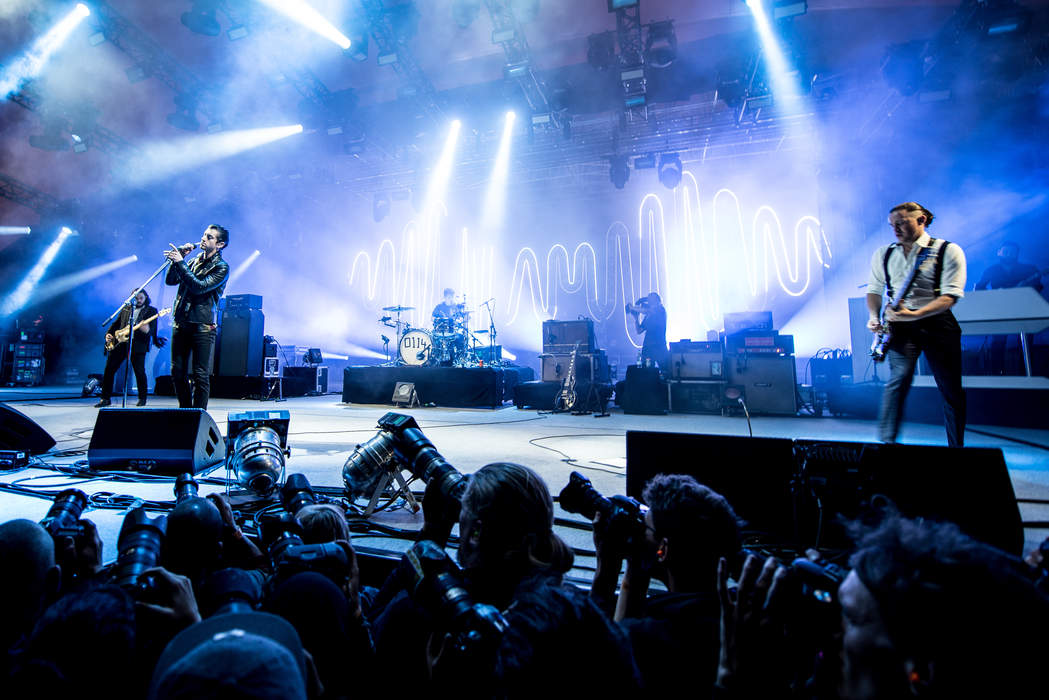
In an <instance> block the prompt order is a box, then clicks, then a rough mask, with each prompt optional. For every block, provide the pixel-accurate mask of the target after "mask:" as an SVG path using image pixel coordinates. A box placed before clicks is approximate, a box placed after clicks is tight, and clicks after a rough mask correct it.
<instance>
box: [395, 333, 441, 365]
mask: <svg viewBox="0 0 1049 700" xmlns="http://www.w3.org/2000/svg"><path fill="white" fill-rule="evenodd" d="M432 348H433V340H432V339H431V338H430V334H429V333H427V332H426V331H424V330H420V329H418V328H416V329H415V330H411V331H408V332H407V333H405V334H404V335H403V336H402V337H401V342H400V343H398V344H397V355H398V357H400V358H401V362H403V363H404V364H406V365H412V366H415V367H418V366H421V365H428V364H430V352H431V350H432Z"/></svg>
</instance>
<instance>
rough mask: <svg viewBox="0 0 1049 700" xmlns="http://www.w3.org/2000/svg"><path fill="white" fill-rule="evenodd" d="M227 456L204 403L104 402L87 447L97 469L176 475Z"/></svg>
mask: <svg viewBox="0 0 1049 700" xmlns="http://www.w3.org/2000/svg"><path fill="white" fill-rule="evenodd" d="M225 459H226V444H225V441H224V440H223V439H222V434H221V433H220V432H219V427H218V425H216V424H215V420H214V419H213V418H212V417H211V416H210V415H209V414H208V412H207V411H205V410H204V409H202V408H103V409H100V410H99V412H98V417H97V418H96V419H95V429H94V432H92V433H91V442H90V444H89V445H88V448H87V463H88V466H89V467H90V468H91V469H94V470H97V471H136V472H144V473H147V474H161V475H166V476H177V475H179V474H182V473H183V472H192V473H193V474H196V473H197V472H200V471H203V470H204V469H207V468H208V467H210V466H212V465H215V464H218V463H220V462H222V461H224V460H225Z"/></svg>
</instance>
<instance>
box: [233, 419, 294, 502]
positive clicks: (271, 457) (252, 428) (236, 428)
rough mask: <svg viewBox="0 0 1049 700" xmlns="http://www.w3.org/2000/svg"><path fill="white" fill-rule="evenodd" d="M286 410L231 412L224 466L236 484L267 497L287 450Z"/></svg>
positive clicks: (280, 470)
mask: <svg viewBox="0 0 1049 700" xmlns="http://www.w3.org/2000/svg"><path fill="white" fill-rule="evenodd" d="M290 422H291V414H290V413H288V412H287V411H243V412H241V413H231V414H229V416H228V418H227V423H226V426H227V427H226V454H227V455H228V457H227V461H226V469H227V470H228V471H231V472H233V473H234V474H235V475H236V478H237V481H238V482H240V485H241V486H243V487H244V488H246V489H247V490H249V491H252V492H253V493H256V494H258V495H260V496H268V495H269V494H270V493H272V492H273V490H274V489H275V488H276V487H277V482H278V481H280V477H281V475H282V474H283V473H284V459H285V457H287V456H289V455H290V454H291V451H290V450H289V449H288V424H289V423H290Z"/></svg>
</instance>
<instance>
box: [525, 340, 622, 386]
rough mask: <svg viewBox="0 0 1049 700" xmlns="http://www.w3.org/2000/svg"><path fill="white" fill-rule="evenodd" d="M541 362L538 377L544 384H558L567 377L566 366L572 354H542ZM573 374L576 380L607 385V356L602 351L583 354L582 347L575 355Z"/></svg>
mask: <svg viewBox="0 0 1049 700" xmlns="http://www.w3.org/2000/svg"><path fill="white" fill-rule="evenodd" d="M539 357H540V358H541V359H542V361H543V371H542V374H541V375H540V376H541V377H542V380H543V381H544V382H559V381H561V380H562V379H564V378H565V377H567V376H568V365H569V364H570V361H571V359H572V353H570V352H569V353H554V354H543V355H540V356H539ZM575 374H576V379H577V380H584V379H585V380H586V381H590V380H591V379H593V380H594V381H595V382H600V383H607V382H608V381H609V370H608V356H607V355H605V352H604V350H599V351H598V352H594V353H584V352H583V351H582V347H580V350H579V352H578V353H576V365H575Z"/></svg>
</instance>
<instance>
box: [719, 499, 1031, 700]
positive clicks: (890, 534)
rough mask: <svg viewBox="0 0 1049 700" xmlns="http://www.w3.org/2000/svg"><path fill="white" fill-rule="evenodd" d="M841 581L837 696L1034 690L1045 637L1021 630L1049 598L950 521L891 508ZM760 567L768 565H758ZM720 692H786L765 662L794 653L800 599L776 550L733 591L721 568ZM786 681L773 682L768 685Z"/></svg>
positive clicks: (865, 537)
mask: <svg viewBox="0 0 1049 700" xmlns="http://www.w3.org/2000/svg"><path fill="white" fill-rule="evenodd" d="M850 563H851V565H852V571H851V572H850V573H849V574H848V577H847V578H846V579H845V581H844V582H843V583H842V584H841V586H840V588H839V590H838V598H839V600H840V605H841V620H842V630H841V631H842V638H841V645H842V649H841V662H842V663H841V669H840V676H839V684H840V688H839V692H838V696H840V697H842V698H854V699H867V698H870V699H873V698H895V697H911V696H914V695H918V696H925V697H943V698H955V697H1008V698H1012V697H1016V698H1019V697H1037V696H1039V695H1040V694H1041V693H1042V692H1044V691H1043V688H1042V686H1043V685H1044V684H1043V682H1042V681H1041V680H1040V677H1039V676H1038V675H1037V674H1036V673H1032V670H1033V669H1036V668H1039V664H1040V663H1041V662H1042V656H1043V655H1044V653H1043V650H1044V645H1043V646H1041V647H1039V646H1038V645H1032V644H1030V638H1029V637H1028V636H1027V635H1025V634H1023V633H1022V631H1023V630H1024V629H1031V630H1041V629H1045V627H1046V625H1047V624H1049V600H1047V599H1046V598H1045V597H1044V596H1043V595H1041V594H1040V593H1039V592H1038V591H1037V589H1036V588H1035V586H1034V584H1033V582H1032V581H1031V577H1030V574H1029V572H1026V571H1024V570H1023V564H1022V563H1021V562H1020V561H1019V560H1018V559H1015V558H1014V557H1012V556H1010V555H1007V554H1005V553H1003V552H1001V551H999V550H997V549H994V548H993V547H990V546H989V545H985V544H983V543H980V542H977V541H975V540H973V539H971V538H969V537H967V536H966V535H964V534H962V533H961V531H960V530H958V528H957V527H956V526H955V525H953V524H950V523H934V522H928V521H917V520H908V519H905V518H902V517H900V516H899V515H895V514H894V515H890V516H888V517H886V518H885V519H884V520H883V522H882V523H881V524H880V525H878V526H877V527H875V528H873V529H870V530H866V531H863V532H861V533H859V537H858V546H857V550H856V552H855V553H854V554H853V556H852V559H851V562H850ZM759 570H760V573H759ZM719 579H720V584H719V592H720V594H721V602H722V654H721V660H720V665H719V670H718V687H719V689H720V691H721V694H722V695H723V696H729V695H731V696H737V697H754V696H755V694H760V695H762V696H764V697H775V696H776V695H784V694H786V693H787V692H789V689H788V684H787V683H785V682H783V678H782V677H781V674H778V673H776V672H774V671H771V670H770V668H769V664H768V661H769V660H770V659H777V658H782V657H785V656H788V655H789V649H790V646H791V644H792V635H791V631H790V630H789V629H786V628H785V627H784V625H783V622H782V621H783V620H784V619H785V618H786V617H787V615H788V613H789V612H790V608H791V606H792V605H794V604H795V602H796V599H794V598H793V597H792V596H791V595H790V586H789V585H785V584H786V582H787V580H788V576H787V574H786V570H785V569H783V568H782V567H776V565H775V562H774V560H771V559H770V560H768V561H767V562H766V564H765V566H764V567H761V565H760V564H759V563H758V562H757V560H756V559H755V558H754V557H748V560H747V562H746V563H745V564H744V569H743V573H742V575H741V576H740V581H739V587H738V590H737V592H736V595H735V596H732V595H731V593H730V591H729V589H728V583H727V580H728V566H727V564H725V563H724V562H723V565H722V566H721V567H720V568H719ZM774 686H778V691H776V692H774V691H773V690H772V689H771V687H774Z"/></svg>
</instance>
